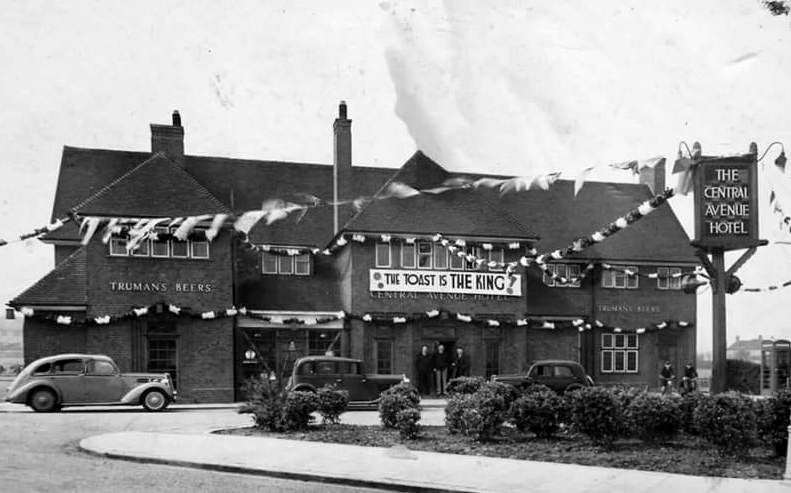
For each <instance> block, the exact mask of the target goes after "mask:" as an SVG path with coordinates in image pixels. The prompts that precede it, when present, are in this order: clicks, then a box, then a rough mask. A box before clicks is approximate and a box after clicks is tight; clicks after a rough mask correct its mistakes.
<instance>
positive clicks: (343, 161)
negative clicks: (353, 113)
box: [332, 101, 352, 234]
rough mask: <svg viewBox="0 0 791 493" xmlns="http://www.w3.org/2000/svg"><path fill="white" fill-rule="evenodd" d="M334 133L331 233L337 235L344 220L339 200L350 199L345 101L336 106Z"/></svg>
mask: <svg viewBox="0 0 791 493" xmlns="http://www.w3.org/2000/svg"><path fill="white" fill-rule="evenodd" d="M332 130H333V133H334V137H335V139H334V145H333V167H332V189H333V193H332V195H333V197H332V198H333V200H334V202H335V203H336V205H335V206H334V207H333V213H334V214H333V227H334V229H333V232H334V233H336V234H337V233H338V231H339V230H340V228H341V226H343V224H342V222H343V221H344V219H345V218H343V217H341V216H340V207H339V206H338V205H337V202H338V201H339V200H344V199H347V200H348V199H350V198H352V197H351V184H352V121H351V120H349V119H348V118H346V101H341V104H340V105H338V118H336V119H335V123H334V124H333V125H332Z"/></svg>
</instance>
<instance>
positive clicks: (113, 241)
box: [110, 236, 129, 257]
mask: <svg viewBox="0 0 791 493" xmlns="http://www.w3.org/2000/svg"><path fill="white" fill-rule="evenodd" d="M119 245H120V248H121V250H120V251H114V248H115V247H117V246H119ZM110 256H111V257H128V256H129V253H128V252H127V251H126V238H119V237H117V236H111V237H110Z"/></svg>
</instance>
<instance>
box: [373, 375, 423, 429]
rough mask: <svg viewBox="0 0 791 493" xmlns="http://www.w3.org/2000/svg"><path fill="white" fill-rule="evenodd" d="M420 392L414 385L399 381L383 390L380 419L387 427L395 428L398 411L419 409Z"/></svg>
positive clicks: (380, 400) (380, 399)
mask: <svg viewBox="0 0 791 493" xmlns="http://www.w3.org/2000/svg"><path fill="white" fill-rule="evenodd" d="M419 406H420V394H419V393H418V390H417V389H416V388H415V386H414V385H412V384H410V383H406V382H402V383H399V384H398V385H395V386H393V387H390V388H389V389H387V390H385V391H384V392H382V395H381V397H380V398H379V419H380V420H381V421H382V425H383V426H384V427H385V428H395V427H396V426H397V424H398V412H399V411H403V410H405V409H410V408H414V409H419Z"/></svg>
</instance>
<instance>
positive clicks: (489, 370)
mask: <svg viewBox="0 0 791 493" xmlns="http://www.w3.org/2000/svg"><path fill="white" fill-rule="evenodd" d="M483 345H484V350H485V352H486V378H489V377H491V376H492V375H497V374H498V373H500V341H499V340H497V339H486V340H484V342H483Z"/></svg>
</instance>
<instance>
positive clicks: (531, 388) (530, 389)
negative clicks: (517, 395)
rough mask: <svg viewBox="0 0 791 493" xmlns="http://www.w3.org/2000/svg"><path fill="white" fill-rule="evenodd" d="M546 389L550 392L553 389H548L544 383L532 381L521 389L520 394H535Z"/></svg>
mask: <svg viewBox="0 0 791 493" xmlns="http://www.w3.org/2000/svg"><path fill="white" fill-rule="evenodd" d="M546 391H550V392H552V391H553V390H552V389H550V388H549V387H547V386H546V385H544V384H541V383H534V384H532V385H528V386H527V387H525V388H524V389H523V390H522V395H524V394H535V393H539V392H546Z"/></svg>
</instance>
